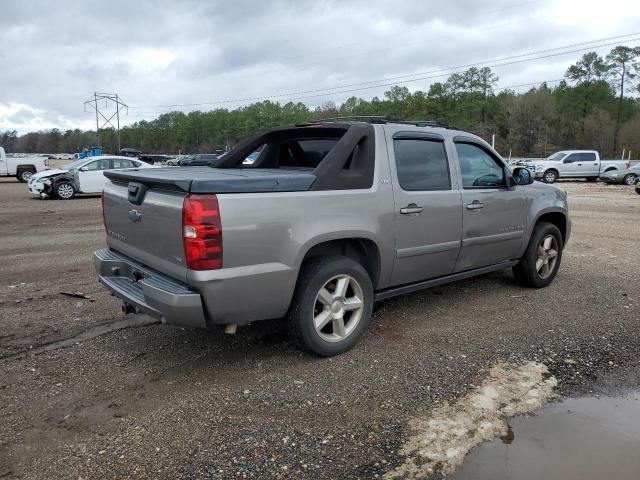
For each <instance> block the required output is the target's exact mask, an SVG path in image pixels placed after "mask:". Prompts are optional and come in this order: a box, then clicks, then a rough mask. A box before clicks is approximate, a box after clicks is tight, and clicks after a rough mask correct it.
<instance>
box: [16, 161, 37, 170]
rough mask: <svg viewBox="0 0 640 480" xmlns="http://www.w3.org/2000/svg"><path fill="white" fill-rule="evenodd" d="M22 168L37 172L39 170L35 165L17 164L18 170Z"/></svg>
mask: <svg viewBox="0 0 640 480" xmlns="http://www.w3.org/2000/svg"><path fill="white" fill-rule="evenodd" d="M20 170H33V171H34V172H35V171H37V168H36V166H35V165H31V164H27V163H21V164H20V165H17V166H16V172H19V171H20Z"/></svg>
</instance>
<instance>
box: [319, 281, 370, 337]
mask: <svg viewBox="0 0 640 480" xmlns="http://www.w3.org/2000/svg"><path fill="white" fill-rule="evenodd" d="M363 311H364V294H363V290H362V286H361V285H360V284H359V283H358V281H357V280H356V279H355V278H353V277H352V276H350V275H337V276H335V277H333V278H331V279H330V280H329V281H327V282H326V283H325V284H324V285H323V286H322V288H321V289H320V291H319V292H318V295H317V296H316V301H315V303H314V307H313V326H314V328H315V330H316V333H317V334H318V335H319V336H320V338H322V339H323V340H325V341H327V342H339V341H341V340H344V339H345V338H347V337H348V336H349V335H351V333H352V332H353V331H354V330H355V328H356V326H357V325H358V323H359V322H360V319H361V318H362V313H363Z"/></svg>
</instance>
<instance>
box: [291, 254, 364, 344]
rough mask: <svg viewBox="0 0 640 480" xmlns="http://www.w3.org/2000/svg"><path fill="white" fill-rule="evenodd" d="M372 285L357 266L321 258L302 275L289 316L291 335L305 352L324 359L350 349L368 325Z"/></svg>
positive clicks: (350, 262)
mask: <svg viewBox="0 0 640 480" xmlns="http://www.w3.org/2000/svg"><path fill="white" fill-rule="evenodd" d="M372 308H373V285H372V283H371V279H370V277H369V274H368V273H367V271H366V270H365V269H364V267H363V266H362V265H360V264H359V263H358V262H356V261H354V260H352V259H350V258H346V257H337V256H336V257H333V256H332V257H320V258H316V259H312V260H310V261H309V262H307V263H305V264H304V265H303V267H302V269H301V271H300V276H299V278H298V283H297V285H296V290H295V293H294V295H293V300H292V302H291V307H290V308H289V312H288V314H287V323H288V329H289V335H290V337H291V339H292V340H293V342H294V343H295V344H296V345H297V346H298V347H300V348H302V349H303V350H306V351H308V352H311V353H314V354H316V355H319V356H322V357H331V356H333V355H339V354H341V353H343V352H346V351H347V350H349V349H351V348H352V347H353V346H354V345H355V344H356V343H357V342H358V340H360V338H361V337H362V335H363V333H364V332H365V330H366V329H367V326H368V325H369V320H370V319H371V311H372Z"/></svg>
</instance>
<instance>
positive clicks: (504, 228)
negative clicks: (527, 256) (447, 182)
mask: <svg viewBox="0 0 640 480" xmlns="http://www.w3.org/2000/svg"><path fill="white" fill-rule="evenodd" d="M454 140H455V141H454V145H455V151H456V156H457V160H458V167H459V170H460V175H461V178H462V188H461V195H462V212H463V213H462V215H463V220H462V224H463V232H462V248H461V250H460V256H459V257H458V260H457V262H456V266H455V271H456V272H462V271H465V270H470V269H473V268H480V267H484V266H488V265H494V264H497V263H500V262H503V261H505V260H512V259H516V258H517V257H518V256H519V254H520V251H521V248H522V244H523V240H524V232H525V228H526V225H525V224H526V210H527V209H526V202H527V200H526V195H523V192H522V190H521V189H520V188H514V189H511V190H509V189H508V188H507V183H506V169H507V168H508V167H506V166H505V165H504V163H503V162H502V160H500V159H499V158H498V157H497V156H496V155H495V154H494V153H493V152H492V151H491V150H490V149H489V148H488V147H486V146H485V145H483V144H482V143H480V142H478V141H476V140H474V139H467V138H466V137H457V138H456V139H454Z"/></svg>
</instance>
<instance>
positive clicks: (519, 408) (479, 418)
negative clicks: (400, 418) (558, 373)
mask: <svg viewBox="0 0 640 480" xmlns="http://www.w3.org/2000/svg"><path fill="white" fill-rule="evenodd" d="M555 386H556V379H555V378H554V377H552V376H551V375H549V373H548V370H547V367H546V366H545V365H543V364H541V363H535V362H527V363H523V364H520V365H510V364H498V365H495V366H494V367H493V368H491V370H489V372H488V375H487V377H486V378H485V379H484V380H483V382H482V384H481V385H479V386H477V387H475V388H473V389H472V390H471V391H470V392H469V393H468V394H467V395H465V396H464V397H462V398H460V399H458V400H457V401H456V402H455V403H444V404H441V405H439V406H438V407H436V408H434V409H432V410H431V411H427V412H424V414H423V415H420V416H418V417H416V418H414V419H413V420H412V421H411V422H410V429H411V435H410V436H409V438H408V441H407V443H406V444H405V445H404V446H403V447H402V449H401V450H400V454H401V455H402V456H403V457H404V461H403V462H402V464H401V465H399V466H398V467H397V468H396V469H394V470H393V471H390V472H387V473H386V474H385V476H384V478H385V480H400V479H402V480H407V479H421V478H425V477H428V476H429V475H432V474H434V473H440V474H443V475H447V474H450V473H452V472H453V471H454V470H455V469H456V467H457V466H458V465H460V464H462V462H463V461H464V459H465V456H466V455H467V453H468V452H469V451H470V450H472V449H473V448H474V447H476V446H477V445H479V444H481V443H482V442H483V441H485V440H493V439H494V438H497V437H499V436H502V437H503V438H505V439H507V440H508V439H509V437H510V436H511V435H513V432H511V433H510V431H509V428H508V425H507V423H506V421H505V419H506V418H508V417H513V416H516V415H522V414H524V413H528V412H532V411H535V410H537V409H539V408H541V407H542V406H543V405H544V403H545V402H546V401H547V400H549V399H550V398H551V397H552V396H553V389H554V387H555Z"/></svg>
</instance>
